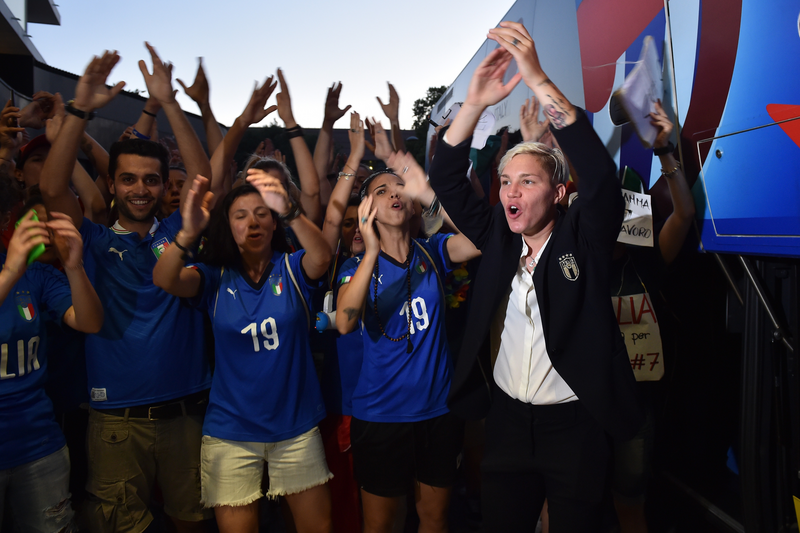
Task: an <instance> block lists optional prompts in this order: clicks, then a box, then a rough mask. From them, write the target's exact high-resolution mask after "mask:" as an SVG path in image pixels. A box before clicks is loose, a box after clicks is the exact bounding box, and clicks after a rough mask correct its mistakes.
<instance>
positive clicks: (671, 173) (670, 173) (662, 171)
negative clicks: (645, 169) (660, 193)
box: [661, 163, 681, 178]
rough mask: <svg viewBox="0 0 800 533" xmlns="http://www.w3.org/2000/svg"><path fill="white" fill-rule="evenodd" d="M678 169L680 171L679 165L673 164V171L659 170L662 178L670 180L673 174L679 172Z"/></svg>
mask: <svg viewBox="0 0 800 533" xmlns="http://www.w3.org/2000/svg"><path fill="white" fill-rule="evenodd" d="M680 169H681V164H680V163H675V168H673V169H671V170H664V169H663V168H662V169H661V175H662V176H664V177H666V178H671V177H672V175H673V174H675V173H676V172H677V171H679V170H680Z"/></svg>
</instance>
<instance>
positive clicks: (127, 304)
mask: <svg viewBox="0 0 800 533" xmlns="http://www.w3.org/2000/svg"><path fill="white" fill-rule="evenodd" d="M181 222H182V219H181V214H180V211H175V212H174V213H173V214H172V215H170V216H169V217H168V218H165V219H164V220H162V221H161V223H158V222H155V223H154V224H153V227H152V228H151V229H150V232H149V233H148V234H147V235H146V236H145V237H144V238H143V239H140V238H139V235H138V234H136V233H131V232H129V231H125V229H124V228H122V227H121V226H120V225H119V223H117V224H115V225H114V226H112V227H111V228H108V227H105V226H101V225H99V224H94V223H92V222H91V221H89V220H87V219H83V225H82V226H81V237H83V249H84V254H83V260H84V267H85V269H86V274H87V275H88V276H89V279H90V280H91V282H92V285H94V288H95V291H97V295H98V296H99V297H100V301H101V302H102V303H103V310H104V311H105V321H104V322H103V328H102V329H101V330H100V332H99V333H97V334H95V335H87V337H86V367H87V374H88V382H89V389H90V394H91V405H92V407H94V408H95V409H110V408H118V407H130V406H134V405H148V404H157V403H162V402H164V401H167V400H171V399H174V398H179V397H181V396H186V395H187V394H192V393H195V392H199V391H201V390H204V389H207V388H208V387H209V386H210V385H211V372H210V369H209V365H208V360H207V359H206V356H205V353H204V350H203V347H204V343H203V317H202V315H201V313H200V312H198V311H197V310H196V309H193V308H192V307H191V306H189V305H187V304H186V302H184V301H183V300H181V299H180V298H178V297H176V296H172V295H171V294H168V293H167V292H165V291H163V290H162V289H160V288H158V287H156V286H155V285H153V268H154V267H155V265H156V261H157V260H158V258H159V256H160V255H161V254H162V253H163V252H164V250H165V249H166V248H167V247H168V246H169V245H170V243H171V242H172V241H173V239H174V238H175V234H177V233H178V230H180V228H181Z"/></svg>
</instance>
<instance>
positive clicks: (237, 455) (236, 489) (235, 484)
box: [200, 427, 333, 507]
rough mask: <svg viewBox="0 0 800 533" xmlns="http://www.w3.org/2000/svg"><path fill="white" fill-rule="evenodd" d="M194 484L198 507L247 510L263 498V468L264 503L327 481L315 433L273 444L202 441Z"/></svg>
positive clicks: (322, 452) (310, 431)
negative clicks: (197, 489) (266, 475)
mask: <svg viewBox="0 0 800 533" xmlns="http://www.w3.org/2000/svg"><path fill="white" fill-rule="evenodd" d="M201 457H202V460H201V463H200V464H201V466H200V478H201V480H202V491H203V493H202V494H203V499H202V501H203V505H205V506H206V507H218V506H221V505H230V506H240V505H247V504H249V503H252V502H254V501H256V500H257V499H259V498H261V496H263V492H262V491H261V480H262V478H263V476H264V463H265V462H266V463H267V465H268V473H269V491H268V492H267V497H268V498H275V497H277V496H283V495H286V494H297V493H298V492H303V491H304V490H306V489H310V488H312V487H316V486H318V485H322V484H324V483H326V482H327V481H328V480H329V479H330V478H332V477H333V474H331V471H330V470H328V463H327V462H326V461H325V450H324V449H323V446H322V437H321V436H320V433H319V429H318V428H316V427H314V428H313V429H310V430H308V431H306V432H305V433H303V434H302V435H298V436H296V437H292V438H291V439H286V440H282V441H279V442H239V441H233V440H223V439H218V438H215V437H209V436H207V435H206V436H204V437H203V449H202V452H201Z"/></svg>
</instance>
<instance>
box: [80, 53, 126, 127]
mask: <svg viewBox="0 0 800 533" xmlns="http://www.w3.org/2000/svg"><path fill="white" fill-rule="evenodd" d="M118 62H119V54H117V52H116V51H114V52H109V51H108V50H106V51H105V52H103V55H102V56H100V57H97V56H94V57H93V58H92V60H91V61H90V62H89V65H88V66H87V67H86V71H85V72H84V73H83V76H81V77H80V79H79V80H78V84H77V85H76V86H75V102H74V103H73V104H72V105H73V107H75V108H76V109H78V110H80V111H85V112H87V113H89V112H91V111H94V110H95V109H100V108H101V107H103V106H105V105H106V104H108V103H109V102H110V101H111V100H113V99H114V97H115V96H117V95H118V94H119V92H120V91H121V90H122V88H123V87H125V82H124V81H121V82H119V83H117V84H116V85H115V86H114V87H111V88H109V87H107V86H106V79H108V76H109V74H111V70H112V69H113V68H114V66H115V65H116V64H117V63H118Z"/></svg>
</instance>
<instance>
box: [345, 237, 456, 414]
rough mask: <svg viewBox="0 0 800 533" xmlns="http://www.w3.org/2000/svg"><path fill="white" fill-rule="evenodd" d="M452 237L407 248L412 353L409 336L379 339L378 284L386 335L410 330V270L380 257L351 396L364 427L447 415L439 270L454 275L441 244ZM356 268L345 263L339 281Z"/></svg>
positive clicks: (448, 366)
mask: <svg viewBox="0 0 800 533" xmlns="http://www.w3.org/2000/svg"><path fill="white" fill-rule="evenodd" d="M451 236H452V235H450V234H448V235H443V234H437V235H434V236H432V237H431V238H430V239H428V240H422V239H417V240H415V241H414V243H413V244H412V255H411V263H410V268H411V310H410V313H411V343H412V345H413V349H412V351H411V353H407V348H408V340H407V339H403V340H401V341H399V342H393V341H391V340H389V339H387V338H386V337H384V336H383V335H382V334H381V330H380V327H379V325H378V317H376V316H375V311H374V310H375V300H374V295H375V292H374V290H375V289H374V285H373V284H374V283H375V282H376V281H377V283H378V306H377V308H378V314H379V315H380V323H381V324H382V325H383V329H384V331H385V332H386V335H388V336H390V337H393V338H398V337H401V336H403V335H404V334H405V333H407V332H408V330H409V326H408V316H409V315H408V313H409V308H408V283H407V269H406V268H404V267H403V264H402V263H398V262H397V261H395V260H394V259H393V258H391V257H390V256H388V255H386V254H384V253H383V252H381V254H380V256H379V258H378V261H379V265H378V267H379V275H378V277H377V280H376V277H375V274H374V272H375V271H374V270H373V279H372V281H371V282H370V287H369V290H368V291H367V301H366V306H365V309H364V315H363V317H364V318H363V326H362V327H363V330H362V339H363V342H364V359H363V362H362V364H361V373H360V375H359V379H358V384H357V385H356V388H355V391H354V393H353V416H354V417H356V418H358V419H361V420H366V421H369V422H417V421H420V420H428V419H430V418H434V417H437V416H439V415H442V414H444V413H446V412H448V409H447V393H448V392H449V391H450V379H451V374H452V366H453V363H452V360H451V357H450V349H449V348H448V345H447V336H446V334H445V330H444V312H445V303H444V296H443V294H442V289H441V286H440V282H439V279H438V276H437V274H436V271H437V270H438V272H439V275H441V276H444V275H445V274H447V273H448V272H450V270H451V266H450V264H449V263H450V259H449V256H448V255H447V246H446V242H447V239H448V238H449V237H451ZM422 248H424V249H425V251H426V252H427V254H426V253H425V252H424V251H423V250H422ZM431 259H432V260H433V261H434V262H435V265H432V264H431ZM358 265H359V259H357V258H353V259H350V260H348V261H347V262H346V263H345V264H344V265H342V270H341V273H340V274H339V280H338V283H339V284H340V285H342V284H344V283H349V281H350V277H351V276H353V275H354V274H355V272H356V270H357V268H358ZM434 266H435V267H436V268H434Z"/></svg>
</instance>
